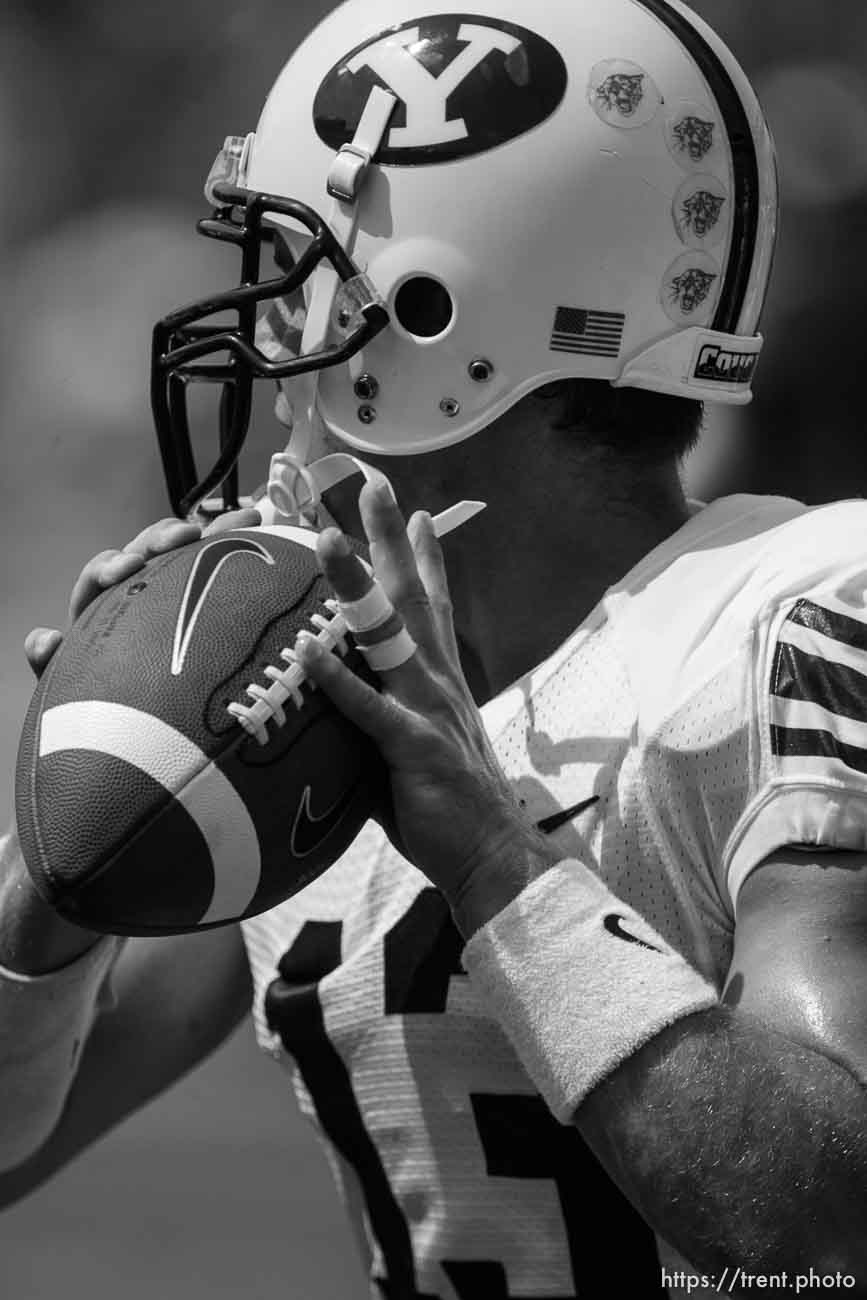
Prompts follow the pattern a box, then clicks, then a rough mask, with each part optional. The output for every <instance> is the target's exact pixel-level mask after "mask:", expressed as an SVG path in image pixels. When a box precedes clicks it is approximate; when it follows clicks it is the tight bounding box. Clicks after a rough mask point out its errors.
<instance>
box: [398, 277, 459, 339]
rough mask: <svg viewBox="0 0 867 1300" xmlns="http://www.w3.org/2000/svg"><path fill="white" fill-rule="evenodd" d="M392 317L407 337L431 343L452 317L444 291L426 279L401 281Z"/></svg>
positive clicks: (450, 302) (447, 294) (431, 280)
mask: <svg viewBox="0 0 867 1300" xmlns="http://www.w3.org/2000/svg"><path fill="white" fill-rule="evenodd" d="M394 314H395V316H396V317H397V320H398V322H399V324H400V325H401V326H402V328H403V329H405V330H406V332H407V334H414V335H415V337H416V338H422V339H432V338H435V337H436V335H437V334H442V333H444V331H445V330H447V329H448V327H449V325H450V324H451V322H452V318H453V317H454V314H455V307H454V303H453V302H452V296H451V294H450V293H449V291H448V289H446V287H445V286H444V285H442V284H440V282H439V280H433V279H431V277H430V276H429V275H414V276H413V277H412V278H411V279H410V280H405V281H404V283H403V284H402V285H401V286H400V288H399V289H398V291H397V293H396V295H395V299H394Z"/></svg>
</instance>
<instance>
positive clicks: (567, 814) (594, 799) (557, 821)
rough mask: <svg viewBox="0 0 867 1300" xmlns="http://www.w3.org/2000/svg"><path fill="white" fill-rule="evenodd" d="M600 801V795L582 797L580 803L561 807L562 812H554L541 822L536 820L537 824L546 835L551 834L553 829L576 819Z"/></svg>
mask: <svg viewBox="0 0 867 1300" xmlns="http://www.w3.org/2000/svg"><path fill="white" fill-rule="evenodd" d="M598 802H599V795H598V794H594V795H591V796H590V798H589V799H582V800H581V802H580V803H575V804H573V805H572V807H571V808H561V810H560V812H555V813H552V814H551V816H550V817H543V818H542V820H541V821H540V822H536V825H537V826H538V828H539V830H540V831H544V833H545V834H546V835H550V834H551V832H552V831H556V830H559V828H560V827H561V826H565V825H566V823H567V822H571V821H574V819H575V818H576V817H578V816H580V814H581V813H583V812H585V811H586V809H588V808H592V807H593V805H594V804H595V803H598Z"/></svg>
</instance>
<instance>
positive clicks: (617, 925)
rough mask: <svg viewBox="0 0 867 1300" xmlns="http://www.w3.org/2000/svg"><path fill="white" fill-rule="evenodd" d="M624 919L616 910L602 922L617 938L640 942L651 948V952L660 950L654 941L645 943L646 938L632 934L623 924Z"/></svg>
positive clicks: (643, 946)
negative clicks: (654, 944)
mask: <svg viewBox="0 0 867 1300" xmlns="http://www.w3.org/2000/svg"><path fill="white" fill-rule="evenodd" d="M622 920H623V917H622V916H618V914H617V913H616V912H609V913H608V915H607V916H606V917H605V919H604V920H603V922H602V924H603V925H604V926H605V929H606V930H607V931H608V933H609V934H613V935H614V937H615V938H617V939H625V940H626V941H627V943H640V944H641V946H642V948H649V949H650V951H651V952H660V949H659V948H655V947H654V946H653V944H652V943H645V942H644V940H643V939H639V938H638V936H637V935H635V934H630V933H629V931H628V930H624V929H623V926H622V925H621V922H622Z"/></svg>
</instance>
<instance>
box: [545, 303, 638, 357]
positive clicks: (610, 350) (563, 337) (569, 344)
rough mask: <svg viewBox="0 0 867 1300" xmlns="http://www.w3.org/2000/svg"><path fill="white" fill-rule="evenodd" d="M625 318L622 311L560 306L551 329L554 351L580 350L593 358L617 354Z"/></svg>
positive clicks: (551, 347)
mask: <svg viewBox="0 0 867 1300" xmlns="http://www.w3.org/2000/svg"><path fill="white" fill-rule="evenodd" d="M625 324H626V317H625V316H624V314H623V312H620V311H588V309H587V308H586V307H558V308H557V312H556V314H555V316H554V328H553V330H552V331H551V342H550V345H549V346H550V349H551V351H552V352H578V353H582V354H583V355H585V356H590V357H616V356H617V355H618V354H619V352H620V344H621V341H622V339H623V327H624V326H625Z"/></svg>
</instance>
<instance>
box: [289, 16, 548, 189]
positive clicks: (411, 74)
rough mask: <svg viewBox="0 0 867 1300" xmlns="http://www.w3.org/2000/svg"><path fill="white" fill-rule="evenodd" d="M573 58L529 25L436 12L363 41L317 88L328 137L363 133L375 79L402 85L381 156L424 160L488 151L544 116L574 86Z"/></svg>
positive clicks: (394, 87)
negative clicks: (568, 61) (569, 65)
mask: <svg viewBox="0 0 867 1300" xmlns="http://www.w3.org/2000/svg"><path fill="white" fill-rule="evenodd" d="M566 83H567V73H566V65H565V63H564V62H563V59H562V58H561V56H560V54H559V53H558V52H557V50H556V49H555V48H554V46H553V45H551V44H550V43H549V42H548V41H546V40H544V39H543V38H542V37H541V36H537V35H536V34H535V33H534V32H531V31H529V30H528V29H527V28H526V27H519V26H517V24H515V23H507V22H500V21H496V20H494V19H492V18H482V17H478V16H475V15H472V14H434V15H430V16H427V17H420V18H417V19H414V20H413V21H411V22H408V23H403V24H402V25H401V26H400V27H395V28H393V29H391V30H389V31H385V32H382V33H380V34H379V35H378V36H374V37H373V38H372V39H370V40H367V41H365V42H364V44H363V45H359V46H357V47H356V48H355V49H354V50H352V51H350V53H348V54H346V55H345V56H344V57H343V58H342V59H341V60H340V62H339V63H338V64H336V65H335V66H334V67H333V68H332V69H331V71H330V72H329V73H328V75H327V76H326V77H325V80H324V81H323V82H322V84H321V85H320V87H319V90H318V91H317V93H316V99H315V101H314V105H313V119H314V124H315V127H316V132H317V134H318V136H319V138H320V139H321V140H323V141H324V143H325V144H327V145H328V146H329V147H330V148H332V149H335V150H336V149H339V148H340V146H341V145H342V144H345V143H347V142H348V141H350V140H351V139H352V137H353V135H354V134H355V130H356V127H357V126H358V122H359V119H360V117H361V114H362V112H363V111H364V106H365V104H366V103H367V100H368V97H369V95H370V92H371V90H372V89H373V87H374V86H382V87H384V88H385V89H386V90H390V91H391V92H392V94H394V95H395V96H396V97H397V99H398V101H399V103H398V105H397V107H396V108H395V110H394V113H393V115H392V118H391V121H390V123H389V128H388V130H387V131H386V134H385V137H384V140H383V143H382V146H381V147H380V149H379V152H378V153H377V155H376V161H377V162H378V163H381V164H383V165H384V166H392V167H416V166H421V165H424V164H428V163H437V162H448V161H450V160H451V159H454V158H467V157H470V156H471V155H473V154H478V153H483V152H484V151H485V150H487V149H493V148H495V146H496V145H499V144H504V143H505V142H506V141H507V140H513V139H515V137H516V136H519V135H523V134H524V132H525V131H529V130H531V129H532V128H533V127H535V126H538V125H539V124H540V123H541V122H544V121H545V119H546V118H548V117H550V115H551V114H552V113H553V112H554V110H555V109H556V108H557V106H558V105H559V104H560V102H561V101H562V99H563V96H564V94H565V93H566Z"/></svg>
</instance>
